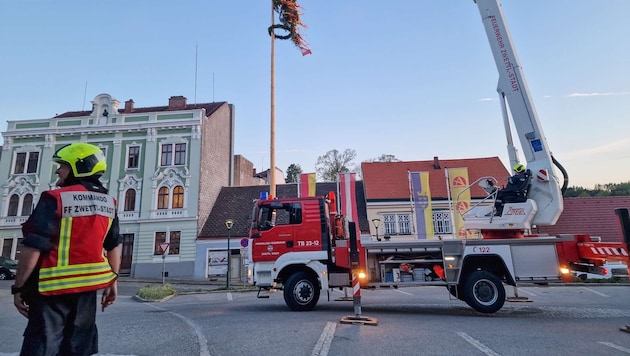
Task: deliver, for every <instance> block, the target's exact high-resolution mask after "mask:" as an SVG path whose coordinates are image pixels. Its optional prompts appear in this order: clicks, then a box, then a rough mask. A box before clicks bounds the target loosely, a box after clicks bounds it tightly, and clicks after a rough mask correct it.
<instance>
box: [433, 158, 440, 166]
mask: <svg viewBox="0 0 630 356" xmlns="http://www.w3.org/2000/svg"><path fill="white" fill-rule="evenodd" d="M433 168H435V169H440V168H441V167H440V160H439V159H438V157H437V156H433Z"/></svg>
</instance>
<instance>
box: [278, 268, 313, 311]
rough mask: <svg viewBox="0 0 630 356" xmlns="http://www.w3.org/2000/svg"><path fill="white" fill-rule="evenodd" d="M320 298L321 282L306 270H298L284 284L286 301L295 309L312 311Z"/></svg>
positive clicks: (290, 307)
mask: <svg viewBox="0 0 630 356" xmlns="http://www.w3.org/2000/svg"><path fill="white" fill-rule="evenodd" d="M318 300H319V283H318V282H317V280H315V279H314V278H313V277H311V276H310V275H309V274H308V273H306V272H296V273H294V274H292V275H291V276H289V278H287V282H286V283H285V285H284V302H285V303H287V306H288V307H289V309H291V310H294V311H310V310H313V309H314V308H315V305H317V301H318Z"/></svg>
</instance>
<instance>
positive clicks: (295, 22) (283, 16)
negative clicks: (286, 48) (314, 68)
mask: <svg viewBox="0 0 630 356" xmlns="http://www.w3.org/2000/svg"><path fill="white" fill-rule="evenodd" d="M300 8H301V7H300V5H298V3H297V0H273V9H274V11H275V12H277V13H278V15H279V16H278V17H279V21H280V23H279V24H274V25H271V26H269V28H268V29H267V31H268V32H269V36H272V35H273V36H274V38H277V39H280V40H288V39H290V40H291V41H292V42H293V44H295V46H296V47H297V48H299V49H300V51H302V55H303V56H305V55H307V54H311V50H310V49H309V47H308V44H307V43H306V42H305V41H304V38H302V35H301V34H300V27H302V28H306V25H305V24H304V23H302V21H301V20H300V15H302V13H301V12H300ZM276 30H283V31H284V33H277V32H276Z"/></svg>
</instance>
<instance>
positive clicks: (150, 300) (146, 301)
mask: <svg viewBox="0 0 630 356" xmlns="http://www.w3.org/2000/svg"><path fill="white" fill-rule="evenodd" d="M176 295H177V293H173V294H171V295H167V296H166V297H164V298H162V299H144V298H142V297H140V296H139V295H137V294H134V295H133V296H132V298H133V299H135V300H136V301H138V302H141V303H153V302H158V303H161V302H166V301H167V300H169V299H171V298H173V297H174V296H176Z"/></svg>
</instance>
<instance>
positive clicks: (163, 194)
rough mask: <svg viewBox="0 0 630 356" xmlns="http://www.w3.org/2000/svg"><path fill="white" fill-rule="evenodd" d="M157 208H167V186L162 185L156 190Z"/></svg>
mask: <svg viewBox="0 0 630 356" xmlns="http://www.w3.org/2000/svg"><path fill="white" fill-rule="evenodd" d="M157 208H158V209H168V188H167V187H162V188H160V190H158V201H157Z"/></svg>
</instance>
